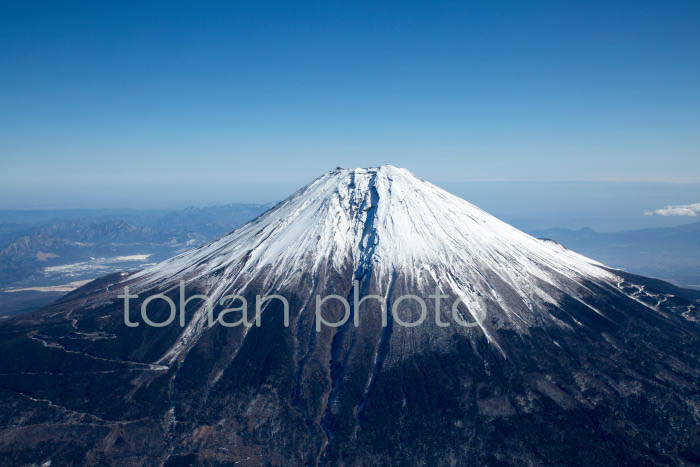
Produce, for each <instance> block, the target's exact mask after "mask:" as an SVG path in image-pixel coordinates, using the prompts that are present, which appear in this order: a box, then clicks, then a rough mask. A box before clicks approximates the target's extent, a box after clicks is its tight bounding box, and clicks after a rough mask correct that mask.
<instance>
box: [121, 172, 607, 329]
mask: <svg viewBox="0 0 700 467" xmlns="http://www.w3.org/2000/svg"><path fill="white" fill-rule="evenodd" d="M601 266H602V265H601V264H599V263H597V262H596V261H594V260H591V259H588V258H585V257H583V256H581V255H578V254H576V253H574V252H572V251H570V250H567V249H565V248H563V247H561V246H560V245H556V244H552V243H551V242H544V241H541V240H538V239H536V238H533V237H531V236H529V235H527V234H525V233H523V232H521V231H519V230H518V229H516V228H514V227H512V226H510V225H508V224H506V223H504V222H502V221H500V220H498V219H497V218H495V217H493V216H491V215H490V214H488V213H486V212H485V211H483V210H481V209H479V208H478V207H476V206H474V205H472V204H471V203H468V202H467V201H465V200H463V199H461V198H458V197H456V196H454V195H452V194H450V193H448V192H446V191H445V190H442V189H441V188H438V187H436V186H435V185H433V184H431V183H429V182H426V181H423V180H421V179H419V178H418V177H416V176H415V175H413V174H412V173H411V172H410V171H408V170H406V169H401V168H397V167H393V166H389V165H385V166H380V167H370V168H356V169H342V168H341V169H335V170H332V171H330V172H327V173H325V174H323V175H322V176H320V177H318V178H317V179H315V180H314V181H312V182H311V183H309V184H308V185H306V186H305V187H303V188H301V189H300V190H298V191H297V192H295V193H294V194H292V195H291V196H290V197H289V198H287V199H286V200H284V201H282V202H280V203H278V204H277V205H276V206H274V207H273V208H271V209H270V210H269V211H267V212H265V213H264V214H262V215H261V216H259V217H258V218H257V219H255V220H253V221H251V222H249V223H248V224H246V225H244V226H242V227H240V228H238V229H236V230H234V231H233V232H231V233H230V234H228V235H226V236H224V237H222V238H221V239H219V240H216V241H214V242H212V243H210V244H208V245H205V246H203V247H200V248H198V249H196V250H192V251H189V252H186V253H184V254H182V255H180V256H177V257H175V258H173V259H171V260H168V261H165V262H163V263H160V264H157V265H155V266H153V267H150V268H148V269H145V270H143V271H141V272H139V273H136V274H134V275H132V276H130V277H129V281H130V282H133V283H134V286H135V287H137V288H140V289H149V288H152V287H156V286H161V285H163V284H166V283H174V282H175V281H179V280H185V281H187V282H188V283H196V284H198V286H197V289H198V290H204V291H206V293H207V296H209V297H212V298H214V299H215V300H218V299H219V297H222V296H224V294H230V293H232V292H235V293H243V292H245V290H246V289H247V288H248V287H249V286H250V284H256V285H257V286H259V287H262V289H263V291H265V292H270V293H278V292H280V291H293V292H294V293H297V292H298V291H299V290H300V289H303V288H304V287H305V285H304V284H305V283H306V282H307V281H308V280H309V277H311V278H314V277H319V276H324V277H329V276H331V277H343V278H348V277H350V278H354V279H356V280H358V281H360V282H362V281H371V282H373V283H376V287H377V289H378V291H379V292H380V293H381V294H383V295H386V294H388V293H389V290H390V289H391V288H392V287H393V286H394V285H395V284H394V278H396V277H400V278H401V281H402V282H403V284H401V288H402V289H403V290H404V291H405V292H406V293H408V294H413V295H421V294H422V295H423V296H426V297H427V296H428V295H430V294H432V293H434V292H435V290H438V289H439V290H440V292H441V293H444V294H446V295H448V296H451V297H459V298H460V299H461V300H462V302H463V303H465V304H466V307H467V309H468V312H467V313H468V314H470V315H471V318H469V317H468V318H467V319H471V320H475V321H476V322H478V323H479V324H480V325H481V326H482V329H483V331H484V334H485V335H486V336H487V337H488V338H489V340H492V339H493V338H492V335H493V332H491V331H490V330H489V326H490V324H485V323H487V322H498V323H499V324H498V326H499V327H506V328H509V329H514V330H517V331H518V332H526V330H527V329H528V328H529V327H531V326H535V325H538V323H539V322H541V320H542V317H541V316H540V315H539V313H538V312H537V311H536V310H537V309H538V307H540V306H542V305H546V306H550V305H556V304H558V303H559V300H560V298H561V297H563V296H571V295H577V294H578V293H579V291H580V289H581V285H580V284H581V283H583V282H585V281H587V280H591V279H595V280H604V281H606V282H612V281H613V275H612V274H611V273H610V272H609V271H608V270H607V269H604V268H602V267H601ZM494 310H495V311H494ZM546 319H549V320H552V321H557V319H556V318H554V316H553V315H551V316H548V317H547V318H546ZM558 324H559V325H565V324H563V323H561V322H559V323H558Z"/></svg>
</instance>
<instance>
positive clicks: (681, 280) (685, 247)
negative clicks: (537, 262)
mask: <svg viewBox="0 0 700 467" xmlns="http://www.w3.org/2000/svg"><path fill="white" fill-rule="evenodd" d="M529 233H530V234H531V235H533V236H535V237H540V238H549V239H552V240H555V241H557V242H559V243H561V244H563V245H565V246H566V247H567V248H570V249H572V250H574V251H576V252H578V253H581V254H583V255H586V256H589V257H591V258H595V259H597V260H599V261H601V262H603V263H605V264H607V265H609V266H613V267H617V268H621V269H624V270H626V271H629V272H633V273H635V274H643V275H645V276H649V277H656V278H659V279H664V280H667V281H670V282H673V283H674V284H676V285H680V286H682V287H692V288H700V222H696V223H692V224H684V225H680V226H677V227H665V228H655V229H642V230H626V231H622V232H612V233H605V232H596V231H594V230H592V229H581V230H569V229H546V230H535V231H530V232H529Z"/></svg>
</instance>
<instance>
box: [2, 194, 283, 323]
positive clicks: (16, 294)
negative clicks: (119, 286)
mask: <svg viewBox="0 0 700 467" xmlns="http://www.w3.org/2000/svg"><path fill="white" fill-rule="evenodd" d="M269 207H270V205H268V204H227V205H223V206H212V207H205V208H195V207H191V208H187V209H183V210H179V211H172V212H169V211H136V210H133V211H131V210H65V211H0V289H2V290H4V292H3V293H2V294H0V306H1V307H2V311H0V313H8V312H15V311H23V310H25V309H29V308H34V307H35V306H37V305H41V304H47V303H50V302H51V301H53V300H55V299H56V298H58V297H59V296H60V295H62V293H59V292H53V291H47V290H46V287H47V286H58V285H63V284H66V283H69V282H75V281H80V280H86V279H94V278H96V277H99V276H102V275H105V274H108V273H111V272H115V271H122V270H133V269H141V268H142V267H144V266H146V265H147V264H151V263H153V262H157V261H161V260H163V259H166V258H169V257H171V256H174V255H176V254H178V253H181V252H183V251H185V250H188V249H191V248H194V247H196V246H198V245H201V244H202V243H204V242H207V241H209V240H212V239H214V238H216V237H219V236H221V235H224V234H226V233H228V232H230V231H231V230H232V229H234V228H235V227H237V226H239V225H241V224H243V223H245V222H247V221H249V220H250V219H252V218H254V217H255V216H257V215H259V214H260V213H262V212H263V211H265V210H266V209H268V208H269ZM36 287H41V288H43V290H42V291H41V292H39V291H36V290H23V289H32V288H36ZM8 290H10V292H8Z"/></svg>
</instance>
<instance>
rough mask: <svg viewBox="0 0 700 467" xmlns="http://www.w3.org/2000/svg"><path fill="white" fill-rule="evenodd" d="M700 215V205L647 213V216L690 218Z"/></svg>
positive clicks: (674, 207)
mask: <svg viewBox="0 0 700 467" xmlns="http://www.w3.org/2000/svg"><path fill="white" fill-rule="evenodd" d="M699 214H700V203H694V204H679V205H677V206H666V207H665V208H661V209H655V210H653V211H646V212H645V213H644V215H645V216H690V217H697V216H698V215H699Z"/></svg>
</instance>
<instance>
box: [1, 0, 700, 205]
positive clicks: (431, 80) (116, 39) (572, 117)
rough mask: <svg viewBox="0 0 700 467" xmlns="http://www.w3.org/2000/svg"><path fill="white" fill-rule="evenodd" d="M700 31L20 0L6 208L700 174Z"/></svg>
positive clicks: (6, 72)
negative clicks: (129, 195)
mask: <svg viewBox="0 0 700 467" xmlns="http://www.w3.org/2000/svg"><path fill="white" fill-rule="evenodd" d="M698 24H700V2H697V1H663V2H662V1H656V2H652V1H618V2H609V1H607V2H547V1H543V2H508V1H502V2H497V1H495V2H466V1H460V2H411V1H402V2H367V3H361V2H328V1H325V2H279V3H278V2H221V3H218V4H217V3H208V4H207V5H202V4H201V3H199V2H172V1H168V2H149V3H148V4H147V5H146V4H141V2H138V3H136V2H135V3H129V2H112V3H108V2H84V3H83V2H70V4H64V3H63V2H46V3H42V2H15V3H14V4H10V3H9V2H5V4H4V5H3V7H2V14H0V43H2V47H1V48H0V102H1V103H2V104H1V105H0V183H1V184H2V185H3V188H2V193H3V196H4V197H5V201H4V203H2V204H3V206H4V207H11V206H12V205H13V203H14V201H15V200H13V199H11V198H12V197H13V196H14V197H16V198H17V201H18V202H19V200H20V198H21V196H23V195H22V193H26V192H27V191H28V190H34V191H35V192H36V190H41V189H42V187H47V186H51V187H54V188H53V191H50V190H49V191H47V193H48V192H52V193H53V192H60V191H61V188H62V187H65V188H66V190H69V187H75V186H76V185H97V186H109V187H110V189H111V190H114V191H118V189H119V187H127V186H130V185H138V186H142V185H162V184H173V183H175V184H178V183H188V184H190V183H191V184H197V185H205V184H218V185H221V184H230V185H232V186H239V187H240V186H246V184H273V185H275V186H280V187H281V186H284V187H287V186H296V185H299V184H302V183H304V182H306V181H308V180H309V179H311V178H313V177H315V176H316V175H318V174H319V173H321V172H323V171H325V170H328V169H330V168H332V167H334V166H337V165H341V166H348V167H350V166H368V165H378V164H383V163H391V164H394V165H398V166H403V167H408V168H410V169H411V170H413V171H414V172H415V173H416V174H418V175H419V176H421V177H423V178H426V179H429V180H433V181H436V182H445V183H454V182H460V181H466V180H535V181H552V180H618V181H619V180H626V181H630V180H632V181H666V182H668V181H673V182H678V181H689V180H691V181H692V180H695V181H698V180H700V154H699V152H700V151H699V148H700V131H699V129H700V110H699V109H700V85H699V84H698V83H700V47H699V45H700V28H698ZM124 189H128V188H124ZM285 189H286V188H285ZM234 191H235V190H234ZM66 192H68V191H66ZM47 196H48V195H47ZM152 196H153V197H154V198H153V199H157V198H158V197H159V196H160V197H161V198H162V199H165V197H167V194H164V193H159V192H158V190H155V192H154V193H153V194H152ZM275 197H277V195H275ZM239 198H242V197H240V196H239ZM261 198H264V196H263V195H261ZM76 199H78V198H76ZM265 200H267V199H261V201H265ZM222 201H223V200H222ZM229 201H238V199H230V200H229ZM691 201H692V200H691ZM696 201H700V200H696ZM688 202H690V201H688ZM20 204H21V203H20ZM18 205H19V204H18ZM654 207H657V206H650V208H654Z"/></svg>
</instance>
